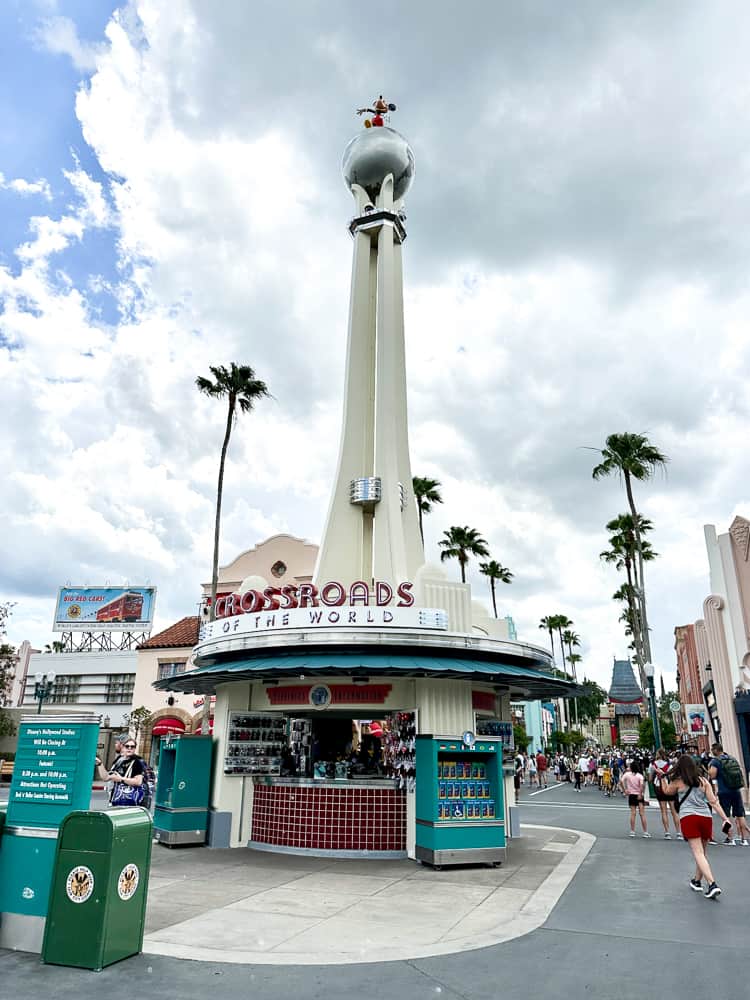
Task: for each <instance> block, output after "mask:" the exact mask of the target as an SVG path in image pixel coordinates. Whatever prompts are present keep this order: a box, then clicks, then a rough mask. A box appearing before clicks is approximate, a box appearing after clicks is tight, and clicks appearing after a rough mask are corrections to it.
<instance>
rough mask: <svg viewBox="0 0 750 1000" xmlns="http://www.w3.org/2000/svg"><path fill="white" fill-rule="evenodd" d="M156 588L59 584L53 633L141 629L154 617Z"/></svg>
mask: <svg viewBox="0 0 750 1000" xmlns="http://www.w3.org/2000/svg"><path fill="white" fill-rule="evenodd" d="M155 600H156V588H155V587H61V588H60V592H59V594H58V597H57V605H56V606H55V622H54V625H53V626H52V629H53V631H54V632H108V631H110V632H115V631H116V632H141V631H148V629H150V627H151V623H152V621H153V620H154V603H155Z"/></svg>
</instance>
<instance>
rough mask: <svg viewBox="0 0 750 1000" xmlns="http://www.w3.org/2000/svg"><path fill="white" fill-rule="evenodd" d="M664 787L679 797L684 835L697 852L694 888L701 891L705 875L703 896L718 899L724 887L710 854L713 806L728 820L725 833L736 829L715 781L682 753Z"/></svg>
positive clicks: (691, 884) (666, 792)
mask: <svg viewBox="0 0 750 1000" xmlns="http://www.w3.org/2000/svg"><path fill="white" fill-rule="evenodd" d="M661 787H662V789H663V791H664V794H665V795H675V796H676V806H677V812H678V813H679V814H680V829H681V830H682V836H683V837H684V838H685V840H686V841H687V842H688V845H689V847H690V850H691V851H692V852H693V858H694V859H695V875H694V876H693V877H692V878H691V879H690V888H691V889H692V890H693V891H694V892H701V891H702V890H703V882H702V880H703V879H704V878H705V880H706V882H707V883H708V888H707V889H706V891H705V892H704V893H703V895H704V896H705V897H706V899H715V898H716V897H717V896H720V895H721V889H720V888H719V886H718V885H717V884H716V879H715V878H714V874H713V872H712V871H711V866H710V865H709V863H708V858H707V857H706V847H707V846H708V844H709V843H710V842H711V840H712V839H713V827H714V821H713V817H712V816H711V809H712V808H713V809H715V810H716V812H717V813H718V814H719V816H720V817H721V818H722V820H723V821H724V824H723V826H722V830H723V831H724V833H727V832H728V831H729V830H731V829H732V824H731V823H730V822H729V820H728V819H727V816H726V814H725V813H724V810H723V809H722V807H721V803H720V802H719V800H718V799H717V798H716V795H715V794H714V790H713V788H712V787H711V782H710V781H707V780H706V779H705V778H704V777H703V776H702V775H701V773H700V771H699V770H698V765H697V764H696V762H695V761H694V760H693V758H692V757H691V756H690V754H687V753H684V754H682V756H681V757H680V758H679V759H678V761H677V763H676V764H675V767H674V770H673V771H671V772H670V774H669V780H666V779H664V780H662V786H661Z"/></svg>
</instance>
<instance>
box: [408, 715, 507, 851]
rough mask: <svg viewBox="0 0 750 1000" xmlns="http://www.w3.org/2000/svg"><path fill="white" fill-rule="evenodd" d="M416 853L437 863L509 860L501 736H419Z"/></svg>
mask: <svg viewBox="0 0 750 1000" xmlns="http://www.w3.org/2000/svg"><path fill="white" fill-rule="evenodd" d="M416 742H417V787H416V857H417V860H418V861H424V862H427V864H430V865H432V866H433V867H435V868H438V869H439V868H441V867H442V866H443V865H467V864H476V863H478V862H480V863H481V862H485V863H487V864H492V865H498V864H500V863H501V862H503V861H504V860H505V852H506V840H505V802H504V798H503V745H502V740H501V739H500V738H491V737H486V736H483V737H475V736H474V734H473V733H465V734H464V736H463V737H462V738H456V737H447V736H430V735H424V736H417V739H416Z"/></svg>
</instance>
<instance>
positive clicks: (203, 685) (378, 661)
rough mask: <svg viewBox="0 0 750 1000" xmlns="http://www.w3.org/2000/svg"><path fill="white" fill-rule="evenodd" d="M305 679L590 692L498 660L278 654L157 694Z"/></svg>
mask: <svg viewBox="0 0 750 1000" xmlns="http://www.w3.org/2000/svg"><path fill="white" fill-rule="evenodd" d="M300 674H305V675H309V676H312V677H315V676H325V675H335V674H343V675H352V674H353V675H355V676H357V675H360V676H362V675H372V676H379V677H383V676H390V677H428V676H435V677H444V678H463V679H466V680H469V679H473V680H477V681H484V682H485V683H490V684H500V685H503V686H507V687H509V688H511V689H513V690H518V691H520V692H523V693H524V696H525V697H528V698H532V699H533V698H547V697H550V698H555V697H568V698H569V697H576V696H577V695H583V694H584V693H585V692H584V689H583V688H580V687H579V686H578V685H576V684H572V683H571V682H569V681H565V680H562V679H561V678H558V677H553V676H551V675H550V674H547V673H544V672H542V671H539V670H531V669H529V668H527V667H519V666H516V665H514V664H510V663H502V662H498V661H496V660H495V661H493V660H482V659H479V658H477V659H465V658H461V657H453V656H431V655H427V656H406V655H403V654H399V653H387V652H383V653H382V654H377V653H369V652H368V653H357V652H347V653H320V652H315V653H312V652H311V653H277V654H275V655H273V656H257V657H245V658H243V659H237V660H233V661H229V662H223V663H215V664H212V665H211V666H206V667H201V668H200V669H198V670H191V671H190V672H189V673H184V674H179V675H178V676H176V677H169V678H165V680H163V681H157V682H156V683H155V684H154V687H155V688H157V690H163V691H166V690H170V691H194V692H196V693H201V692H207V691H214V690H215V689H216V686H217V685H218V684H227V683H231V682H232V681H239V680H242V679H248V680H254V679H255V680H261V679H276V678H282V677H299V676H300Z"/></svg>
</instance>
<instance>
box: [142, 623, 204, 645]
mask: <svg viewBox="0 0 750 1000" xmlns="http://www.w3.org/2000/svg"><path fill="white" fill-rule="evenodd" d="M199 628H200V618H199V617H198V615H188V617H187V618H181V619H180V620H179V621H178V622H175V623H174V625H170V626H169V628H165V629H164V631H163V632H157V633H156V635H152V636H151V638H150V639H147V640H146V642H142V643H141V644H140V646H139V647H138V649H173V648H176V647H184V646H189V647H190V648H191V649H192V647H193V646H194V645H195V644H196V643H197V641H198V629H199Z"/></svg>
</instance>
